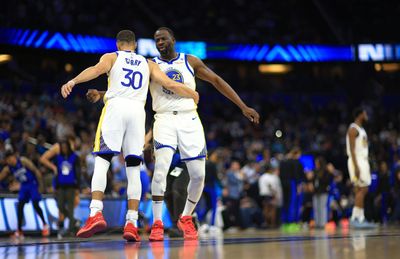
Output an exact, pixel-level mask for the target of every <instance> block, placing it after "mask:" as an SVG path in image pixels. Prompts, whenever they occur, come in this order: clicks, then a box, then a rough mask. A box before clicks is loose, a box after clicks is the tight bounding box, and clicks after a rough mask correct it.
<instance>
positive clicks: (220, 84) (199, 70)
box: [188, 55, 260, 123]
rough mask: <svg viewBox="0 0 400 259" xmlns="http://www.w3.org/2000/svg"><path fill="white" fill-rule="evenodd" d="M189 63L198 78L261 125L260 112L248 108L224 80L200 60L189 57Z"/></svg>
mask: <svg viewBox="0 0 400 259" xmlns="http://www.w3.org/2000/svg"><path fill="white" fill-rule="evenodd" d="M188 61H189V64H190V65H191V66H192V67H193V69H194V72H195V74H196V76H197V77H198V78H200V79H202V80H204V81H207V82H209V83H211V84H212V85H213V86H214V87H215V88H216V89H217V90H218V91H219V92H220V93H221V94H223V95H224V96H225V97H226V98H228V99H229V100H231V101H232V102H233V103H235V104H236V105H237V106H238V107H239V108H240V109H241V110H242V113H243V115H244V116H246V117H247V118H248V119H249V120H250V121H252V122H254V123H259V120H260V115H259V114H258V112H257V111H256V110H254V109H253V108H250V107H248V106H247V105H246V104H245V103H244V102H243V101H242V99H241V98H240V97H239V95H238V94H237V93H236V92H235V90H233V89H232V87H231V86H230V85H229V84H228V83H227V82H225V80H224V79H222V78H221V77H220V76H218V75H217V74H216V73H215V72H214V71H212V70H211V69H210V68H209V67H207V66H206V65H205V64H204V62H203V61H201V60H200V59H199V58H197V57H194V56H191V55H188Z"/></svg>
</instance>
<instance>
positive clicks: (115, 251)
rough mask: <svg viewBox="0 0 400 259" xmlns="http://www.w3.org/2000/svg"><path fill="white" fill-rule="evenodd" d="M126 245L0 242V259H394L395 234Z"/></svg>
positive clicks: (100, 240)
mask: <svg viewBox="0 0 400 259" xmlns="http://www.w3.org/2000/svg"><path fill="white" fill-rule="evenodd" d="M142 238H143V241H142V242H140V243H127V242H125V241H124V240H123V239H122V237H121V235H116V234H101V235H98V236H96V237H94V238H91V239H78V238H65V239H62V240H58V239H56V238H45V239H43V238H33V237H26V238H25V239H24V240H23V241H18V242H17V241H16V240H13V239H9V238H3V239H0V258H51V259H53V258H54V259H57V258H82V259H106V258H107V259H108V258H111V259H117V258H130V259H150V258H154V259H162V258H163V259H167V258H171V259H172V258H178V259H203V258H212V259H222V258H225V259H241V258H246V259H247V258H248V259H261V258H299V259H303V258H304V259H306V258H307V259H308V258H318V259H323V258H329V259H331V258H332V259H333V258H354V259H361V258H371V259H379V258H385V259H394V258H400V228H388V227H386V228H380V229H377V230H368V231H367V230H363V231H361V230H357V231H356V230H345V231H342V230H339V231H332V232H329V233H328V232H326V231H324V230H315V231H305V230H304V231H300V232H298V233H292V234H287V233H284V232H281V231H257V230H253V231H243V232H237V233H235V234H224V235H223V236H222V235H221V236H218V237H211V236H208V237H201V238H200V240H199V241H184V240H182V239H168V238H166V240H165V241H164V242H155V243H154V242H153V243H150V242H148V241H147V236H142Z"/></svg>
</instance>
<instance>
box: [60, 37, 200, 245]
mask: <svg viewBox="0 0 400 259" xmlns="http://www.w3.org/2000/svg"><path fill="white" fill-rule="evenodd" d="M117 48H118V51H117V52H114V53H107V54H104V55H103V56H102V57H101V58H100V61H99V62H98V63H97V64H96V65H95V66H92V67H89V68H87V69H86V70H84V71H82V72H81V73H80V74H79V75H78V76H76V77H75V78H74V79H72V80H70V81H69V82H68V83H66V84H65V85H63V86H62V88H61V93H62V96H63V97H64V98H66V97H67V96H68V95H69V94H70V93H71V91H72V88H73V87H74V86H75V85H76V84H79V83H83V82H86V81H89V80H92V79H94V78H97V77H98V76H99V75H101V74H104V73H107V74H108V89H107V92H106V94H105V105H104V108H103V111H102V113H101V117H100V121H99V125H98V128H97V132H96V139H95V143H94V152H93V153H94V154H96V155H97V156H96V158H95V168H94V173H93V178H92V201H91V203H90V215H89V218H88V220H87V222H86V224H85V225H84V226H83V227H82V228H81V229H80V230H79V231H78V233H77V236H78V237H90V236H92V235H93V234H94V233H96V232H98V231H101V230H104V229H105V228H106V226H107V224H106V221H105V220H104V218H103V215H102V210H103V202H102V200H103V196H104V190H105V188H106V184H107V178H106V174H107V171H108V168H109V166H110V161H111V158H112V157H113V155H115V154H119V153H120V152H121V150H122V152H123V154H124V158H125V162H126V174H127V178H128V186H127V196H128V212H127V215H126V224H125V228H124V235H123V237H124V238H125V239H126V240H130V241H139V240H140V237H139V235H138V231H137V219H138V206H139V200H140V196H141V183H140V163H141V161H142V150H143V145H144V137H145V111H144V105H145V101H146V97H147V92H148V85H149V80H150V77H151V79H152V80H153V81H155V82H158V83H160V84H163V85H164V86H166V89H168V90H169V91H172V92H174V93H175V94H178V95H181V96H182V98H183V99H190V98H193V100H194V101H193V102H195V103H197V102H198V94H197V92H196V91H194V90H192V89H190V88H189V87H186V86H185V85H183V84H181V83H178V82H175V81H173V80H171V79H170V78H168V77H167V76H166V75H165V74H164V73H163V72H162V71H161V70H160V69H159V67H158V65H157V64H156V63H154V62H152V61H149V62H148V61H147V60H146V59H145V58H144V57H143V56H141V55H137V54H135V52H134V50H135V48H136V42H135V34H134V33H133V32H132V31H129V30H123V31H120V32H119V33H118V34H117Z"/></svg>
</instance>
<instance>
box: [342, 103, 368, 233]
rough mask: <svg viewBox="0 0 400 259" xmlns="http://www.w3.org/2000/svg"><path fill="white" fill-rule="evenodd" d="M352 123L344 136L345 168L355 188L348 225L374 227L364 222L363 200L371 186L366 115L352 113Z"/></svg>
mask: <svg viewBox="0 0 400 259" xmlns="http://www.w3.org/2000/svg"><path fill="white" fill-rule="evenodd" d="M353 116H354V119H355V120H354V122H353V123H351V124H350V126H349V129H348V131H347V135H346V152H347V156H348V160H347V166H348V170H349V175H350V180H351V181H352V183H353V185H354V188H355V202H354V203H355V204H354V208H353V211H352V215H351V220H350V224H351V226H353V227H356V228H370V227H375V225H374V224H371V223H368V222H366V221H365V217H364V198H365V195H366V194H367V192H368V187H369V185H370V184H371V172H370V167H369V161H368V137H367V132H366V131H365V129H364V128H363V124H364V123H366V122H367V121H368V114H367V112H366V111H365V110H364V109H362V108H357V109H355V110H354V113H353Z"/></svg>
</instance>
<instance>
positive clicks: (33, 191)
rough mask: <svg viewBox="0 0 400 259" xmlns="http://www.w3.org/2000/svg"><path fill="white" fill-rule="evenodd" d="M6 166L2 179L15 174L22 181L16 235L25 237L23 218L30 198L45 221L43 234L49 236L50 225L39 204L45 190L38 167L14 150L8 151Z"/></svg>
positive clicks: (2, 172) (2, 171)
mask: <svg viewBox="0 0 400 259" xmlns="http://www.w3.org/2000/svg"><path fill="white" fill-rule="evenodd" d="M5 162H6V166H5V167H4V168H3V170H1V172H0V181H2V180H3V179H4V178H5V177H7V175H8V174H10V173H11V174H13V175H14V177H15V179H17V181H18V182H20V183H21V187H20V190H19V197H18V211H17V216H18V229H17V231H16V232H15V234H14V235H15V237H18V238H23V233H22V218H23V216H24V206H25V204H26V203H27V202H29V200H32V203H33V207H34V208H35V211H36V213H37V214H38V215H39V217H40V219H41V220H42V223H43V229H42V236H49V234H50V231H49V226H48V225H47V223H46V221H45V219H44V216H43V211H42V209H41V208H40V206H39V201H40V200H41V199H42V197H41V195H40V193H39V190H43V184H42V175H41V173H40V171H39V169H37V167H36V166H35V165H34V164H33V163H32V161H31V160H29V159H28V158H26V157H19V156H17V155H16V154H15V153H14V152H12V151H7V152H6V154H5Z"/></svg>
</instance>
